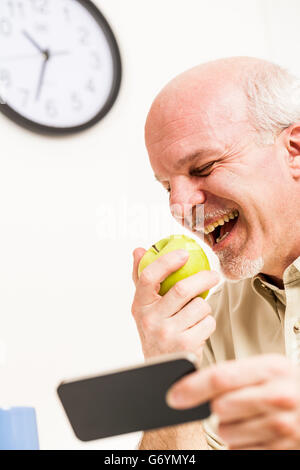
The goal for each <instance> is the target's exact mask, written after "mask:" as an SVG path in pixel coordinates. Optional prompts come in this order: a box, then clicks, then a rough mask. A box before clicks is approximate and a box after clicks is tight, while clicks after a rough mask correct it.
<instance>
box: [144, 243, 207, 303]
mask: <svg viewBox="0 0 300 470" xmlns="http://www.w3.org/2000/svg"><path fill="white" fill-rule="evenodd" d="M174 250H186V251H187V252H188V253H189V258H188V260H187V262H186V263H185V265H184V266H182V267H181V268H179V269H178V270H177V271H175V272H174V273H172V274H170V275H169V276H168V277H167V278H166V279H165V280H164V281H163V282H162V283H161V284H160V291H159V294H160V295H165V294H166V293H167V292H168V290H169V289H171V287H172V286H174V284H176V282H178V281H180V280H181V279H185V278H186V277H189V276H191V275H192V274H196V273H198V272H199V271H203V270H210V265H209V261H208V259H207V256H206V254H205V252H204V251H203V249H202V248H201V246H200V245H199V244H198V243H197V242H196V241H195V240H193V239H192V238H189V237H187V236H186V235H170V236H169V237H167V238H163V239H162V240H160V241H159V242H157V243H155V245H152V246H151V248H150V249H149V250H148V251H146V253H145V254H144V256H143V257H142V259H141V261H140V263H139V267H138V276H140V274H141V272H142V271H143V269H145V268H146V266H148V265H149V264H151V263H153V261H155V260H156V259H157V258H159V257H160V256H162V255H165V254H166V253H170V251H174ZM208 292H209V291H208V290H207V291H205V292H203V293H202V294H199V296H198V297H203V299H205V297H207V295H208Z"/></svg>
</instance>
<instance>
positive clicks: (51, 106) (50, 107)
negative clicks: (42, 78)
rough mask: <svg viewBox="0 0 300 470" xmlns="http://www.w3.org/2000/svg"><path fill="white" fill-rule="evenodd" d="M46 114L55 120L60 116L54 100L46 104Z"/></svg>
mask: <svg viewBox="0 0 300 470" xmlns="http://www.w3.org/2000/svg"><path fill="white" fill-rule="evenodd" d="M46 112H47V114H48V116H49V117H50V118H55V117H56V116H57V114H58V111H57V108H56V106H55V101H54V100H48V101H47V102H46Z"/></svg>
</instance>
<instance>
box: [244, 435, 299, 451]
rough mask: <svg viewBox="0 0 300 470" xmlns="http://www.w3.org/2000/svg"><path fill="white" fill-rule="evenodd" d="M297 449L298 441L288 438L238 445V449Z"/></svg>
mask: <svg viewBox="0 0 300 470" xmlns="http://www.w3.org/2000/svg"><path fill="white" fill-rule="evenodd" d="M293 449H294V450H299V443H297V442H295V441H294V440H292V439H290V438H283V439H276V440H273V441H269V442H265V441H264V442H262V443H260V444H259V445H255V446H246V447H240V448H239V450H293Z"/></svg>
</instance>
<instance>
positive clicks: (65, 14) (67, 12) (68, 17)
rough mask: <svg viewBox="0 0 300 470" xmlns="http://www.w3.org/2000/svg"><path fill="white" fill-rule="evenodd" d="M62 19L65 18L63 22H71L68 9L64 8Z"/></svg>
mask: <svg viewBox="0 0 300 470" xmlns="http://www.w3.org/2000/svg"><path fill="white" fill-rule="evenodd" d="M64 17H65V20H66V21H68V22H69V21H70V20H71V17H70V10H69V8H68V7H64Z"/></svg>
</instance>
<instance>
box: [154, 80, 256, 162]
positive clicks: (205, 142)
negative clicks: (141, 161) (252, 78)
mask: <svg viewBox="0 0 300 470" xmlns="http://www.w3.org/2000/svg"><path fill="white" fill-rule="evenodd" d="M249 130H250V125H249V121H248V114H247V102H246V98H245V95H244V93H243V92H242V90H241V89H240V88H238V87H237V86H233V84H232V83H230V84H226V83H217V82H216V81H214V80H212V81H210V82H209V83H199V82H196V83H195V82H192V83H191V84H189V83H188V81H184V82H181V83H175V84H173V85H171V86H170V87H169V88H167V89H166V90H163V92H162V93H161V94H160V95H158V97H157V99H156V100H155V101H154V103H153V105H152V107H151V110H150V112H149V115H148V118H147V122H146V127H145V137H146V146H147V150H148V153H149V157H150V161H151V163H154V164H155V163H156V162H157V159H159V160H160V161H161V162H162V160H168V159H172V160H173V162H174V163H175V161H176V160H179V159H180V158H182V157H184V156H185V154H186V153H188V154H192V153H193V152H196V151H197V150H198V147H204V148H206V149H207V150H208V151H209V149H212V152H215V151H216V150H217V151H219V152H220V153H222V152H224V151H225V149H226V147H231V146H232V145H233V144H235V141H237V140H238V139H241V138H242V136H243V134H244V135H247V133H248V132H249Z"/></svg>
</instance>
